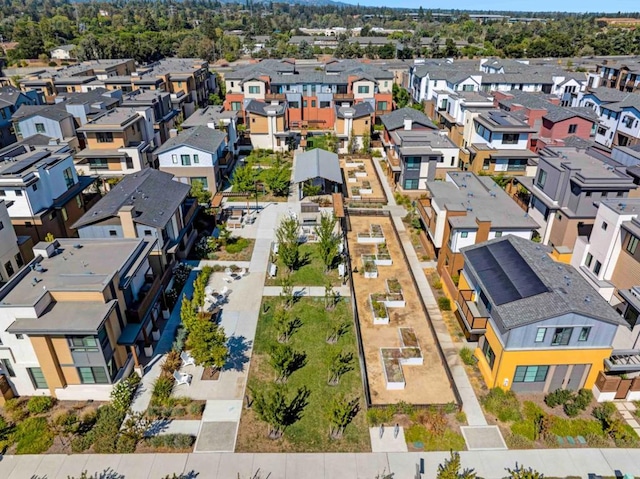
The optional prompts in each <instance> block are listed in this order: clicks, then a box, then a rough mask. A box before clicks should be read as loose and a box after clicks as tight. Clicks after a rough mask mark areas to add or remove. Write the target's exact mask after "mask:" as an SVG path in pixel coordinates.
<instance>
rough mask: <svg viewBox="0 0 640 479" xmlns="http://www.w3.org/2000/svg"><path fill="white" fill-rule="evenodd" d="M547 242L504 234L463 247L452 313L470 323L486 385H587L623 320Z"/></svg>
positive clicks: (538, 389) (527, 389)
mask: <svg viewBox="0 0 640 479" xmlns="http://www.w3.org/2000/svg"><path fill="white" fill-rule="evenodd" d="M549 251H550V250H549V248H548V247H545V246H544V245H540V244H538V243H534V242H532V241H529V240H527V239H524V238H520V237H518V236H514V235H509V236H506V237H503V238H496V239H494V240H492V241H488V242H485V243H482V244H478V245H473V246H469V247H467V248H464V249H463V250H462V254H463V256H464V268H463V271H462V273H461V275H460V282H459V288H460V292H459V295H458V300H457V303H458V305H457V306H458V312H457V314H458V315H461V316H464V317H465V318H466V321H467V322H470V323H471V324H474V325H476V327H477V330H478V331H483V332H481V333H478V336H479V342H478V348H477V349H476V351H475V355H476V357H477V358H478V368H479V370H480V373H481V374H482V377H483V379H484V381H485V383H486V385H487V387H489V388H494V387H500V388H503V389H510V390H512V391H515V392H518V393H547V392H551V391H555V390H556V389H569V390H573V391H576V390H578V389H580V388H587V389H590V388H592V387H593V386H594V385H595V383H596V379H597V378H598V375H599V374H600V373H601V372H602V371H603V368H604V362H605V360H608V359H609V358H610V357H611V354H612V352H613V351H614V341H615V339H616V337H617V335H618V334H619V333H620V331H621V330H627V331H628V328H627V326H626V322H625V321H624V320H623V319H622V318H621V317H620V315H619V314H618V313H616V312H615V311H614V310H613V309H612V308H611V306H610V305H609V304H608V303H607V302H606V301H605V300H604V299H602V298H601V297H600V296H599V295H598V294H596V293H595V292H594V291H593V289H592V288H591V286H590V285H589V284H588V283H587V282H586V281H585V280H584V278H583V277H582V276H581V275H580V274H579V273H578V272H577V271H576V270H575V269H574V268H573V267H572V266H570V265H567V264H562V263H558V262H555V261H554V260H553V259H552V258H551V257H550V255H549Z"/></svg>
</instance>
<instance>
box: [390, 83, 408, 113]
mask: <svg viewBox="0 0 640 479" xmlns="http://www.w3.org/2000/svg"><path fill="white" fill-rule="evenodd" d="M392 96H393V102H394V103H395V104H396V107H397V108H404V107H406V106H407V105H408V104H409V102H410V101H411V97H410V96H409V92H408V91H407V89H406V88H403V87H401V86H400V85H398V84H397V83H394V84H393V87H392Z"/></svg>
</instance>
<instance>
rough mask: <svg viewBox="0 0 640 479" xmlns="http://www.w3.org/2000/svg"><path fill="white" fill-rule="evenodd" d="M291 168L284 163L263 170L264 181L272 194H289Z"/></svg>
mask: <svg viewBox="0 0 640 479" xmlns="http://www.w3.org/2000/svg"><path fill="white" fill-rule="evenodd" d="M290 179H291V170H290V169H289V168H288V167H287V166H286V165H278V166H273V167H271V168H269V169H268V170H266V171H265V172H264V182H265V184H266V185H267V186H268V187H269V189H270V190H271V192H272V193H273V194H274V196H287V195H288V194H289V181H290Z"/></svg>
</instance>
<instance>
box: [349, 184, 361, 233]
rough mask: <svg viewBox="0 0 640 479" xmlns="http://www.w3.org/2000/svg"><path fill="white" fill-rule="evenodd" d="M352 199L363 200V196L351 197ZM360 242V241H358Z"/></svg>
mask: <svg viewBox="0 0 640 479" xmlns="http://www.w3.org/2000/svg"><path fill="white" fill-rule="evenodd" d="M351 199H352V200H361V199H362V196H360V195H351ZM358 242H359V241H358Z"/></svg>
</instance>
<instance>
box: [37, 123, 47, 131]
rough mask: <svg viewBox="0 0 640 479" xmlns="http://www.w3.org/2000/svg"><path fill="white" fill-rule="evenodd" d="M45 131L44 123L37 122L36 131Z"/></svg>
mask: <svg viewBox="0 0 640 479" xmlns="http://www.w3.org/2000/svg"><path fill="white" fill-rule="evenodd" d="M45 131H46V130H45V129H44V124H43V123H36V133H44V132H45Z"/></svg>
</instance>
